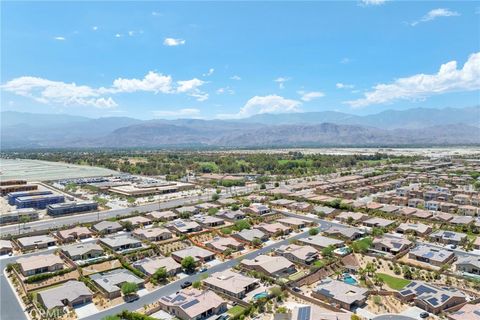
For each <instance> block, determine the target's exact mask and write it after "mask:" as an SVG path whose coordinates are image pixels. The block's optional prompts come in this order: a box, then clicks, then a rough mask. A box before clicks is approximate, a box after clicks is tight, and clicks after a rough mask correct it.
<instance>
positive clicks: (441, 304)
mask: <svg viewBox="0 0 480 320" xmlns="http://www.w3.org/2000/svg"><path fill="white" fill-rule="evenodd" d="M397 297H398V298H400V300H402V301H404V302H408V301H414V303H415V305H416V306H417V307H419V308H421V309H423V310H425V311H428V312H431V313H434V314H437V313H440V312H441V311H442V310H445V309H448V308H451V307H453V306H456V305H459V304H461V303H463V302H465V301H466V297H465V295H464V294H463V293H462V292H461V291H459V290H457V289H454V288H451V287H437V286H433V285H430V284H428V283H425V282H421V281H412V282H411V283H410V284H408V285H407V286H406V287H405V288H403V289H402V290H401V291H399V292H398V294H397Z"/></svg>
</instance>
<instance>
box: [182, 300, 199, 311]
mask: <svg viewBox="0 0 480 320" xmlns="http://www.w3.org/2000/svg"><path fill="white" fill-rule="evenodd" d="M197 303H199V301H198V300H197V299H194V300H192V301H189V302H187V303H185V304H184V305H182V308H184V309H188V308H190V307H191V306H194V305H196V304H197Z"/></svg>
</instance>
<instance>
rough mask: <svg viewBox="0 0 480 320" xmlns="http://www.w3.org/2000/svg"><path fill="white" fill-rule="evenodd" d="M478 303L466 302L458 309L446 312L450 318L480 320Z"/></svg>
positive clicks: (479, 304) (452, 319)
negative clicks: (449, 312)
mask: <svg viewBox="0 0 480 320" xmlns="http://www.w3.org/2000/svg"><path fill="white" fill-rule="evenodd" d="M479 310H480V303H477V304H466V305H464V306H463V307H461V308H460V309H459V310H457V311H454V312H453V313H451V314H447V318H448V319H450V320H480V311H479Z"/></svg>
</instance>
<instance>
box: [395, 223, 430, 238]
mask: <svg viewBox="0 0 480 320" xmlns="http://www.w3.org/2000/svg"><path fill="white" fill-rule="evenodd" d="M396 231H397V232H398V233H401V234H406V233H408V234H414V235H416V236H426V235H427V234H429V233H430V232H432V227H430V226H429V225H426V224H423V223H401V224H400V225H399V226H398V227H397V229H396Z"/></svg>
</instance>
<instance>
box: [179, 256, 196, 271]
mask: <svg viewBox="0 0 480 320" xmlns="http://www.w3.org/2000/svg"><path fill="white" fill-rule="evenodd" d="M181 264H182V268H183V269H185V271H187V272H193V271H194V270H195V265H196V264H195V260H194V259H193V257H190V256H188V257H185V258H183V259H182V263H181Z"/></svg>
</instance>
